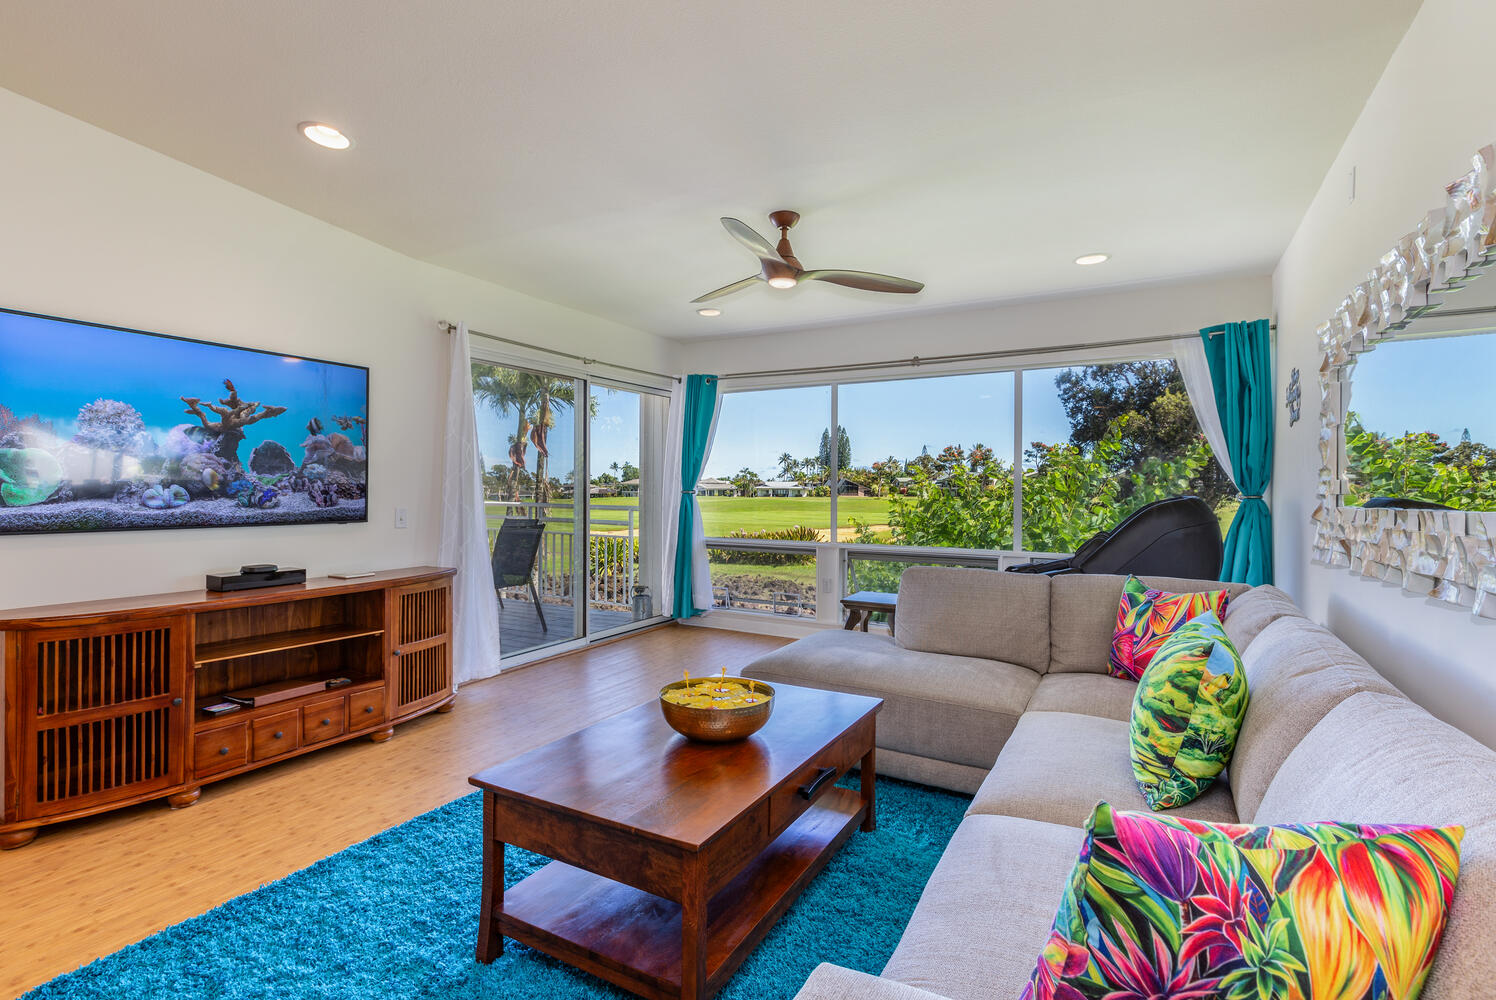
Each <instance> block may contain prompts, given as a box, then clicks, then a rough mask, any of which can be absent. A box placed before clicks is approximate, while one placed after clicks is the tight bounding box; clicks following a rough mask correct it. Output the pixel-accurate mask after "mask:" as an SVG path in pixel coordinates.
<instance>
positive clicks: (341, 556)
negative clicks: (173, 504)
mask: <svg viewBox="0 0 1496 1000" xmlns="http://www.w3.org/2000/svg"><path fill="white" fill-rule="evenodd" d="M0 135H4V136H5V142H4V147H3V154H0V305H3V306H5V307H8V308H13V309H22V310H26V311H30V312H39V313H48V314H52V315H57V316H64V317H68V318H74V319H83V320H90V321H94V322H100V323H106V324H112V325H117V326H126V327H134V328H137V329H143V330H153V331H158V332H162V333H172V334H178V335H182V336H186V337H194V338H201V339H204V340H213V341H219V342H223V343H228V344H242V345H245V346H250V347H259V348H267V349H270V350H277V351H286V352H288V353H300V354H310V355H313V356H317V357H325V358H328V359H331V360H337V361H348V362H353V363H356V364H363V365H368V366H369V367H370V368H371V369H372V371H371V374H370V385H371V396H372V399H371V409H370V423H371V426H372V428H373V431H372V434H371V441H372V451H371V455H370V462H369V468H370V484H369V491H370V497H371V503H370V515H369V516H370V521H369V523H368V524H361V525H319V526H286V527H259V528H221V529H220V528H214V529H203V530H190V531H153V532H127V533H101V534H76V535H49V536H0V608H11V607H22V606H28V605H35V604H42V603H51V602H58V601H71V600H87V599H92V598H98V597H105V596H110V595H124V594H144V593H155V592H160V591H170V590H181V589H187V588H200V587H201V586H202V579H203V574H204V572H206V571H207V570H210V569H215V568H220V567H234V566H238V565H240V564H242V563H246V562H274V563H280V564H282V565H290V566H305V567H306V568H307V570H308V571H309V572H311V573H312V574H314V575H320V574H323V573H326V572H328V571H330V570H334V569H338V568H344V567H367V568H396V567H401V566H408V565H418V564H427V563H431V562H434V561H435V558H436V549H437V524H436V514H437V509H438V506H437V505H438V501H439V496H440V494H439V487H440V482H439V476H440V469H439V465H438V463H439V461H440V455H441V449H440V447H439V444H440V437H439V435H440V428H441V426H442V422H443V408H444V406H445V400H444V395H445V375H444V373H443V371H442V368H443V366H444V364H445V361H444V359H445V353H446V347H445V343H444V342H443V340H442V336H443V335H442V334H440V333H438V332H437V331H436V329H435V326H434V321H435V320H437V319H439V318H440V319H449V320H453V321H455V320H458V319H463V320H465V321H466V322H467V323H468V324H469V326H470V327H472V328H473V329H477V330H482V331H484V332H488V333H495V334H503V335H507V336H512V337H515V338H518V339H521V340H525V341H529V342H533V343H536V344H544V345H548V346H552V347H557V348H560V349H563V350H571V351H575V352H578V353H585V354H588V355H592V356H596V357H599V358H602V359H605V360H613V361H618V362H621V363H626V364H632V365H636V366H639V367H644V368H656V369H659V368H661V367H662V366H666V367H668V366H669V355H668V350H667V348H668V347H669V344H668V342H667V341H663V340H661V339H659V338H656V337H652V336H649V335H647V334H644V333H640V332H639V331H636V330H633V329H630V328H627V327H622V326H619V325H617V324H613V323H608V322H605V321H603V320H600V319H597V318H595V317H592V316H588V315H585V314H583V313H578V312H575V311H572V310H569V309H565V308H562V307H560V306H555V305H552V304H550V303H546V302H541V301H538V300H536V299H532V298H529V297H527V296H524V295H521V294H518V293H516V292H512V291H509V290H507V289H504V288H500V287H498V286H496V285H492V284H488V283H486V282H482V281H478V280H476V279H472V278H466V277H463V276H460V275H457V274H455V273H453V272H450V271H445V270H442V269H440V268H436V267H432V266H430V265H427V264H423V263H420V262H418V261H415V260H412V259H410V258H408V257H404V256H402V255H400V254H397V253H395V252H393V251H391V250H388V249H386V248H384V247H381V246H378V245H376V244H374V243H371V242H369V241H367V240H364V239H362V238H359V237H356V236H353V235H352V234H350V233H347V232H345V231H343V230H340V229H337V228H335V227H333V226H330V225H327V224H326V223H323V222H319V221H317V220H316V219H313V218H311V217H310V216H307V215H303V214H301V213H299V212H295V211H293V210H291V209H289V208H286V207H284V206H282V205H279V204H277V203H275V202H272V201H269V200H267V199H265V198H262V197H260V196H259V195H256V194H253V193H251V192H249V191H246V190H244V189H243V188H239V187H236V186H234V185H232V184H229V183H227V182H225V181H222V180H219V179H217V178H215V177H212V176H210V175H208V174H205V173H202V172H201V171H198V170H195V169H193V168H191V167H188V166H186V165H184V164H182V163H179V162H177V161H175V160H171V159H168V158H166V157H164V156H161V155H160V154H157V153H154V152H152V151H150V150H148V149H145V148H143V147H141V146H138V145H135V144H134V143H131V142H128V141H126V140H124V139H121V138H119V137H117V136H114V135H111V134H109V133H107V132H104V131H101V130H99V129H97V128H94V127H93V126H90V125H86V124H84V123H82V122H80V121H77V120H76V119H73V118H69V117H68V116H66V115H63V114H60V113H58V112H56V111H53V110H51V109H49V108H46V107H43V106H42V105H40V104H36V103H34V102H32V101H29V100H26V99H25V98H22V97H20V96H18V95H16V94H14V93H11V92H10V91H5V90H0ZM172 391H176V390H172ZM396 507H405V508H408V509H409V512H410V527H409V529H407V530H396V529H395V528H394V527H393V523H394V509H395V508H396Z"/></svg>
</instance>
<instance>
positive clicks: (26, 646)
mask: <svg viewBox="0 0 1496 1000" xmlns="http://www.w3.org/2000/svg"><path fill="white" fill-rule="evenodd" d="M190 632H191V623H190V621H189V619H187V618H185V617H180V618H166V619H155V620H150V621H134V622H130V623H128V624H123V625H119V624H115V625H98V626H92V627H88V628H74V629H43V630H38V631H36V632H32V633H28V634H27V635H26V637H25V641H24V642H23V643H22V644H21V648H20V670H21V680H22V684H21V698H20V704H21V706H22V707H23V711H24V713H25V716H26V718H25V721H24V723H22V726H23V731H22V732H19V733H17V734H15V735H16V737H18V738H19V740H20V744H21V745H20V749H21V751H22V755H21V760H22V766H21V774H20V775H19V776H18V779H19V780H17V781H16V783H15V786H14V794H15V795H16V798H17V801H15V802H14V803H13V805H14V806H15V807H16V809H17V812H18V814H19V815H20V816H22V817H23V818H28V819H35V818H40V817H45V816H55V815H60V814H64V813H70V812H74V811H76V810H81V809H89V808H93V807H96V806H99V805H104V804H107V803H110V802H114V801H118V800H123V799H129V798H134V797H137V796H139V795H141V794H148V793H150V792H153V791H157V790H161V789H166V788H170V787H172V786H173V785H176V784H179V783H180V782H181V781H182V778H183V768H184V764H185V759H184V754H183V751H182V747H183V735H184V732H185V729H184V727H185V725H186V715H185V707H184V701H185V697H186V686H187V669H188V660H189V656H188V653H187V649H188V636H189V633H190ZM18 715H19V713H18ZM17 721H18V722H21V720H20V719H19V718H18V719H17Z"/></svg>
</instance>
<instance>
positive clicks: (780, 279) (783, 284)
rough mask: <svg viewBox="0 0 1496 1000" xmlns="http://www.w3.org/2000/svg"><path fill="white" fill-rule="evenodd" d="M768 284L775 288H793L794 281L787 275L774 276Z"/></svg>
mask: <svg viewBox="0 0 1496 1000" xmlns="http://www.w3.org/2000/svg"><path fill="white" fill-rule="evenodd" d="M769 284H770V285H772V286H773V287H775V288H794V287H795V279H794V278H791V277H790V276H789V275H787V274H776V275H775V276H774V277H772V278H770V279H769Z"/></svg>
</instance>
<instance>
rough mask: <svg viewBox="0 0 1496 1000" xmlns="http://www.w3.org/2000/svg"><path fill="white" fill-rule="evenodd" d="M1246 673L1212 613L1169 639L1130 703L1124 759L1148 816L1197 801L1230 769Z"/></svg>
mask: <svg viewBox="0 0 1496 1000" xmlns="http://www.w3.org/2000/svg"><path fill="white" fill-rule="evenodd" d="M1246 714H1247V672H1246V670H1245V668H1243V667H1242V662H1241V657H1240V656H1239V655H1237V652H1236V647H1235V646H1233V645H1232V644H1231V640H1230V639H1229V638H1227V636H1226V630H1225V628H1224V627H1222V625H1221V620H1220V619H1219V618H1217V617H1216V615H1215V612H1214V611H1207V612H1205V613H1204V614H1202V615H1199V616H1198V617H1195V618H1191V619H1190V620H1189V621H1187V622H1185V623H1184V624H1183V625H1181V626H1179V627H1178V628H1176V629H1175V630H1174V631H1172V632H1170V633H1169V635H1168V638H1166V639H1165V640H1164V643H1163V645H1162V646H1160V647H1158V653H1157V654H1155V655H1154V657H1153V661H1152V662H1151V663H1149V664H1148V669H1147V670H1145V671H1143V676H1142V679H1141V680H1139V681H1138V689H1137V691H1135V692H1134V693H1133V696H1132V716H1131V720H1130V722H1129V725H1128V753H1129V755H1130V757H1131V758H1132V776H1133V778H1134V779H1135V780H1136V781H1137V783H1138V790H1139V791H1141V792H1142V793H1143V798H1145V799H1147V800H1148V806H1149V808H1151V809H1175V808H1177V807H1179V806H1182V805H1184V804H1185V803H1186V802H1192V801H1194V800H1195V799H1197V798H1199V797H1200V795H1201V793H1203V792H1204V791H1205V789H1207V788H1209V787H1210V785H1211V783H1212V782H1213V781H1215V779H1216V776H1217V775H1219V774H1220V773H1221V772H1222V771H1224V770H1225V769H1226V765H1227V764H1229V763H1230V762H1231V752H1232V751H1233V750H1235V749H1236V736H1237V734H1238V733H1239V732H1240V731H1241V723H1242V719H1244V718H1245V717H1246Z"/></svg>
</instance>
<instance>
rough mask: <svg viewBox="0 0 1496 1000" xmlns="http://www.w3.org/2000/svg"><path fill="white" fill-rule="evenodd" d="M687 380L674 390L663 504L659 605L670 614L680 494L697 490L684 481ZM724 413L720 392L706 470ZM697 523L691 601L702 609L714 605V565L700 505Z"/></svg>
mask: <svg viewBox="0 0 1496 1000" xmlns="http://www.w3.org/2000/svg"><path fill="white" fill-rule="evenodd" d="M685 406H686V381H685V379H681V380H680V381H679V382H677V383H675V385H674V387H672V388H671V390H670V416H669V422H668V423H667V424H666V427H665V489H664V497H665V502H664V503H662V504H660V508H661V510H660V516H661V517H662V518H663V519H664V522H663V524H661V526H660V531H661V537H662V538H664V539H665V572H664V580H662V581H661V583H660V603H659V604H658V605H657V606H656V608H657V610H659V611H660V612H661V613H662V614H667V615H668V614H670V609H671V608H673V607H674V606H675V550H676V548H677V546H678V543H679V539H680V497H681V491H682V490H694V489H695V488H696V484H695V483H691V484H690V485H686V484H683V483H682V482H681V481H680V446H681V428H682V427H683V426H684V425H685ZM721 415H722V393H721V391H720V387H719V391H718V392H717V404H716V408H715V409H714V410H713V411H712V431H711V434H710V435H709V436H708V437H707V442H706V455H705V456H704V457H703V458H702V460H701V468H702V469H703V470H705V469H706V464H707V462H708V461H709V460H710V459H711V456H712V441H713V440H714V439H715V438H716V436H717V418H718V417H720V416H721ZM696 509H697V517H696V523H695V524H693V525H692V526H691V553H692V565H691V591H692V594H691V600H692V603H693V604H694V605H695V606H696V607H698V608H706V609H708V610H709V609H710V608H711V606H712V568H711V564H710V562H709V561H708V559H707V552H706V529H705V527H704V526H703V525H702V521H701V507H700V505H699V504H698V505H697V508H696Z"/></svg>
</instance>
